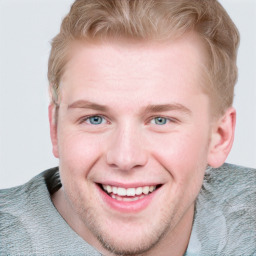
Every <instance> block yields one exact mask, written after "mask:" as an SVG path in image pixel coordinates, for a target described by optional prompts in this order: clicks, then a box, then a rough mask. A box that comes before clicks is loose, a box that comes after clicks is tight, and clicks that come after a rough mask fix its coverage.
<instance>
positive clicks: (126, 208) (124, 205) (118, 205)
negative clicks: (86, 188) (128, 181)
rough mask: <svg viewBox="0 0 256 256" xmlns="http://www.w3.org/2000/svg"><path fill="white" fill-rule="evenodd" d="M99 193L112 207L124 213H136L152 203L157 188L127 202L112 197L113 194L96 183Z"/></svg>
mask: <svg viewBox="0 0 256 256" xmlns="http://www.w3.org/2000/svg"><path fill="white" fill-rule="evenodd" d="M96 186H97V188H98V190H99V193H100V195H101V198H102V199H103V201H104V202H105V203H106V204H107V205H108V206H109V207H110V208H112V209H114V210H116V211H119V212H123V213H136V212H140V211H142V210H144V209H145V208H147V206H148V205H149V204H150V202H151V201H152V199H153V197H154V196H155V195H156V193H157V191H158V190H159V189H157V190H155V191H154V192H152V193H150V194H148V195H147V196H145V197H143V198H141V199H138V200H136V201H131V202H125V201H118V200H116V199H114V198H112V197H111V196H109V195H108V194H107V193H105V192H104V191H103V190H102V189H101V188H100V187H99V185H96Z"/></svg>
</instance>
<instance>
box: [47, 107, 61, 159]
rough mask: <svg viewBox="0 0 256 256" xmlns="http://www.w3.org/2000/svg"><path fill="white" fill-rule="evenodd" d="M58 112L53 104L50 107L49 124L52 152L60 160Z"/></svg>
mask: <svg viewBox="0 0 256 256" xmlns="http://www.w3.org/2000/svg"><path fill="white" fill-rule="evenodd" d="M56 111H57V109H56V105H55V104H54V103H51V104H50V105H49V107H48V117H49V123H50V135H51V141H52V152H53V155H54V156H55V157H56V158H59V151H58V137H57V120H56V116H57V115H56Z"/></svg>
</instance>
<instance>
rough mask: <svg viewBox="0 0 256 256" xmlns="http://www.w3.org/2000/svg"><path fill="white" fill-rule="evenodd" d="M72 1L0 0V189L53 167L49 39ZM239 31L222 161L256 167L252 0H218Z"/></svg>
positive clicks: (255, 33)
mask: <svg viewBox="0 0 256 256" xmlns="http://www.w3.org/2000/svg"><path fill="white" fill-rule="evenodd" d="M72 2H73V0H0V188H7V187H10V186H16V185H19V184H22V183H24V182H26V181H28V180H29V179H30V178H32V177H33V176H35V175H36V174H38V173H40V172H41V171H43V170H45V169H47V168H50V167H53V166H56V165H58V161H57V159H55V158H54V157H53V156H52V153H51V143H50V136H49V126H48V117H47V106H48V103H49V99H48V82H47V61H48V56H49V51H50V41H51V39H52V38H53V37H54V35H55V34H57V32H58V30H59V26H60V23H61V20H62V18H63V17H64V15H65V14H66V13H67V12H68V10H69V8H70V5H71V3H72ZM220 2H221V3H222V4H223V6H224V7H225V8H226V10H227V11H228V13H229V14H230V16H231V17H232V19H233V20H234V22H235V23H236V25H237V27H238V28H239V30H240V33H241V45H240V50H239V55H238V67H239V80H238V83H237V85H236V93H235V94H236V96H235V103H234V106H235V107H236V109H237V128H236V137H235V143H234V146H233V149H232V152H231V154H230V156H229V158H228V159H227V162H231V163H235V164H239V165H245V166H249V167H256V132H255V131H256V129H255V128H256V114H255V113H256V100H255V99H256V89H255V88H256V1H255V0H221V1H220Z"/></svg>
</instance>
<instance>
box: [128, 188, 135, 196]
mask: <svg viewBox="0 0 256 256" xmlns="http://www.w3.org/2000/svg"><path fill="white" fill-rule="evenodd" d="M126 195H127V196H135V188H128V189H127V190H126Z"/></svg>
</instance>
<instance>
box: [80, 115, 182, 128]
mask: <svg viewBox="0 0 256 256" xmlns="http://www.w3.org/2000/svg"><path fill="white" fill-rule="evenodd" d="M93 117H100V118H102V119H104V120H105V121H106V123H108V124H109V123H110V121H108V120H107V118H106V117H105V116H104V115H100V114H96V115H89V116H85V117H83V118H82V119H81V120H80V121H79V124H82V123H87V121H88V120H89V119H90V118H93ZM156 118H162V119H165V120H166V123H164V124H162V125H160V124H159V125H157V124H156V123H155V125H157V126H165V125H166V124H168V123H178V120H177V119H175V118H170V117H165V116H152V117H150V118H149V119H148V121H147V124H150V123H151V122H153V121H154V120H155V119H156ZM101 124H102V123H100V124H91V123H89V125H95V126H97V125H101Z"/></svg>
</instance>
